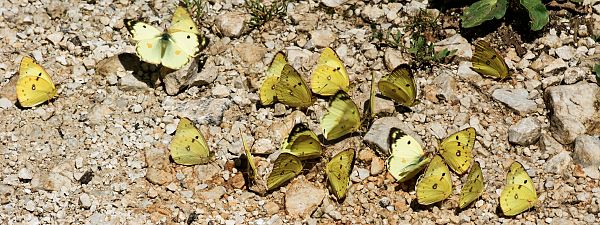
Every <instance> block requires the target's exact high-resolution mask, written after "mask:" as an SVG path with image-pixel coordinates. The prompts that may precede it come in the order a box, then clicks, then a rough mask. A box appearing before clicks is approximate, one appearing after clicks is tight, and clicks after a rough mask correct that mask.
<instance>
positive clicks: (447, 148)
mask: <svg viewBox="0 0 600 225" xmlns="http://www.w3.org/2000/svg"><path fill="white" fill-rule="evenodd" d="M475 135H476V134H475V128H472V127H469V128H466V129H464V130H461V131H458V132H456V133H454V134H452V135H450V136H448V137H447V138H446V139H444V140H443V141H442V143H441V144H440V148H439V149H440V150H439V152H440V155H442V157H443V158H444V160H446V162H447V163H448V165H449V166H450V168H451V169H452V170H453V171H454V172H456V173H458V174H463V173H465V172H466V171H467V170H468V169H469V167H470V166H471V163H472V162H473V153H472V150H473V146H474V145H475Z"/></svg>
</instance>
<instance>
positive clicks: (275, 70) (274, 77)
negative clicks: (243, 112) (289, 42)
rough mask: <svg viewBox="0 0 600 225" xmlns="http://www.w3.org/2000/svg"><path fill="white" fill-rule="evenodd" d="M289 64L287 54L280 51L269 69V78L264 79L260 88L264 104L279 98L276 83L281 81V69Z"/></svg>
mask: <svg viewBox="0 0 600 225" xmlns="http://www.w3.org/2000/svg"><path fill="white" fill-rule="evenodd" d="M285 64H287V61H286V60H285V55H284V54H283V53H282V52H278V53H277V54H276V55H275V58H273V62H271V66H269V69H267V76H266V77H267V78H266V79H265V81H263V83H262V85H261V86H260V89H259V97H260V102H261V103H262V104H263V105H270V104H273V103H274V102H275V100H277V99H276V98H277V92H275V84H276V83H277V82H278V81H279V76H281V71H282V70H283V67H284V66H285Z"/></svg>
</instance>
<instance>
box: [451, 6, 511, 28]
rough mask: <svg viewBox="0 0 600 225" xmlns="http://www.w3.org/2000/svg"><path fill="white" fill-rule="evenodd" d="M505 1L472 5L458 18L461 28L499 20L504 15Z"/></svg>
mask: <svg viewBox="0 0 600 225" xmlns="http://www.w3.org/2000/svg"><path fill="white" fill-rule="evenodd" d="M506 5H507V0H481V1H478V2H475V3H473V4H472V5H471V6H469V8H467V9H466V10H465V13H464V14H463V15H462V16H461V17H460V19H461V20H462V27H463V28H471V27H475V26H479V25H481V24H482V23H483V22H485V21H488V20H491V19H494V18H496V19H500V18H502V17H503V16H504V13H506Z"/></svg>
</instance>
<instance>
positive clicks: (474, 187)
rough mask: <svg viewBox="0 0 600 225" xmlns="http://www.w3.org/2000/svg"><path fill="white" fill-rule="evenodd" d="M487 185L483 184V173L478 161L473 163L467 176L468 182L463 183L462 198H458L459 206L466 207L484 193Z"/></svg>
mask: <svg viewBox="0 0 600 225" xmlns="http://www.w3.org/2000/svg"><path fill="white" fill-rule="evenodd" d="M484 188H485V186H484V184H483V173H482V172H481V167H480V166H479V163H478V162H475V163H473V166H472V167H471V171H470V172H469V176H467V182H466V183H465V184H464V185H463V187H462V190H461V191H460V198H459V199H458V207H459V208H461V209H462V208H465V207H467V206H468V205H469V204H471V202H473V201H475V200H477V199H478V198H479V196H481V194H483V190H484Z"/></svg>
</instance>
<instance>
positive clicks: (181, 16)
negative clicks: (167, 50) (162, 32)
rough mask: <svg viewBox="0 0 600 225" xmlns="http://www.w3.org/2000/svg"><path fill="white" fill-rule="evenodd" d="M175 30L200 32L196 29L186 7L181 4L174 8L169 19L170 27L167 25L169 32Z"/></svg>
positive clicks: (174, 31)
mask: <svg viewBox="0 0 600 225" xmlns="http://www.w3.org/2000/svg"><path fill="white" fill-rule="evenodd" d="M176 32H187V33H193V34H200V31H198V28H197V27H196V23H195V22H194V20H192V17H191V16H190V14H189V13H188V11H187V9H185V8H184V7H181V6H179V7H177V9H175V12H174V13H173V18H172V19H171V27H169V33H176Z"/></svg>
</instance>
